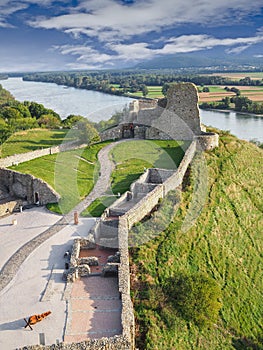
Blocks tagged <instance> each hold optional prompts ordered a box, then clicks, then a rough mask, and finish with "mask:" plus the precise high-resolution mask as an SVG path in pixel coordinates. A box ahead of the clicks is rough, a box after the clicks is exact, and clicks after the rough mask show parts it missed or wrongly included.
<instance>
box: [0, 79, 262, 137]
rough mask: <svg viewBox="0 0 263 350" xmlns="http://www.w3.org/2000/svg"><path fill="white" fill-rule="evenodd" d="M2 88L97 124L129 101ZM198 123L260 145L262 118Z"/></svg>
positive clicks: (47, 88)
mask: <svg viewBox="0 0 263 350" xmlns="http://www.w3.org/2000/svg"><path fill="white" fill-rule="evenodd" d="M0 83H1V84H2V86H3V87H4V88H5V89H7V90H9V91H10V92H11V93H12V95H13V96H14V97H15V98H16V99H17V100H19V101H26V100H27V101H35V102H38V103H42V104H44V106H45V107H47V108H51V109H53V110H54V111H56V112H57V113H58V114H59V115H60V116H61V118H66V117H67V116H68V115H69V114H75V115H78V114H79V115H82V116H85V117H87V118H88V119H90V120H92V121H95V122H98V121H100V120H103V119H104V120H105V119H109V118H110V116H111V115H112V114H113V113H114V112H116V111H120V110H122V109H123V107H124V106H127V105H128V104H129V102H130V101H131V99H129V98H127V97H123V96H115V95H107V94H104V93H101V92H96V91H89V90H82V89H76V88H73V87H65V86H61V85H56V84H53V83H40V82H32V81H23V80H22V78H9V79H8V80H1V81H0ZM200 114H201V121H202V123H203V124H205V125H211V126H214V127H216V128H218V129H221V130H229V131H230V132H231V133H232V134H234V135H236V136H237V137H239V138H241V139H244V140H248V141H249V140H252V139H255V140H258V141H260V142H263V117H257V116H251V115H249V114H240V113H235V112H219V111H205V110H201V111H200Z"/></svg>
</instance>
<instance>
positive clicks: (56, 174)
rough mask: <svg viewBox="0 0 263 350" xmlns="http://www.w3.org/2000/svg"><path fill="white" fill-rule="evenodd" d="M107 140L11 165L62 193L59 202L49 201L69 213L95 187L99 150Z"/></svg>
mask: <svg viewBox="0 0 263 350" xmlns="http://www.w3.org/2000/svg"><path fill="white" fill-rule="evenodd" d="M107 144H108V143H107V142H105V143H100V144H94V145H92V146H90V147H87V148H85V149H78V150H74V151H70V152H62V153H58V154H54V155H48V156H45V157H41V158H37V159H33V160H31V161H29V162H25V163H21V164H19V165H17V166H13V167H11V169H13V170H16V171H20V172H22V173H26V174H31V175H33V176H35V177H38V178H41V179H43V180H44V181H46V182H47V183H48V184H49V185H50V186H51V187H53V188H54V189H55V190H56V191H57V192H58V193H59V194H60V195H61V197H62V198H61V200H60V202H59V204H51V205H49V206H48V207H49V209H50V210H53V211H55V212H58V213H63V214H64V213H67V212H69V211H70V210H71V209H73V208H74V206H75V205H76V204H78V203H79V202H80V201H81V200H82V199H84V198H85V197H86V196H87V195H88V194H89V193H90V191H91V190H92V188H93V186H94V183H95V182H96V178H97V176H98V171H99V165H98V162H97V154H98V152H99V150H100V149H101V148H103V147H104V146H106V145H107Z"/></svg>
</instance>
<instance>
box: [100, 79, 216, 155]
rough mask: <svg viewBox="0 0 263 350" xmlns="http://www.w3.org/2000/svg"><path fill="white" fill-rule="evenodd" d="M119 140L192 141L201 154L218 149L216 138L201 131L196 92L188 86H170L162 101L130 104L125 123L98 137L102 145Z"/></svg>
mask: <svg viewBox="0 0 263 350" xmlns="http://www.w3.org/2000/svg"><path fill="white" fill-rule="evenodd" d="M120 138H137V139H151V140H154V139H162V140H169V139H172V140H194V139H196V140H197V141H198V142H199V148H202V149H203V150H211V149H213V148H215V147H217V146H218V136H217V135H216V134H214V133H206V132H204V131H203V129H202V128H201V124H200V113H199V108H198V92H197V88H196V86H195V85H194V84H192V83H178V84H172V85H171V87H170V88H169V90H168V93H167V98H165V99H161V100H152V101H140V100H136V101H133V102H131V104H130V109H129V116H128V117H127V118H126V121H125V122H123V123H121V124H120V125H118V126H116V127H114V128H111V129H108V130H106V131H104V132H103V133H101V139H102V140H103V141H105V140H109V139H120Z"/></svg>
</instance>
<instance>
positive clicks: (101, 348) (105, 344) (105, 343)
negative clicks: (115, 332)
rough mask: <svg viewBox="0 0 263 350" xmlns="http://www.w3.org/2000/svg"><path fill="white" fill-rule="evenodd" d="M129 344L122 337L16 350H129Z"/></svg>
mask: <svg viewBox="0 0 263 350" xmlns="http://www.w3.org/2000/svg"><path fill="white" fill-rule="evenodd" d="M130 349H131V347H130V342H129V340H128V339H126V338H125V337H123V336H115V337H112V338H101V339H93V340H86V341H83V342H80V343H70V344H67V343H59V344H53V345H29V346H24V347H23V348H20V349H18V350H130Z"/></svg>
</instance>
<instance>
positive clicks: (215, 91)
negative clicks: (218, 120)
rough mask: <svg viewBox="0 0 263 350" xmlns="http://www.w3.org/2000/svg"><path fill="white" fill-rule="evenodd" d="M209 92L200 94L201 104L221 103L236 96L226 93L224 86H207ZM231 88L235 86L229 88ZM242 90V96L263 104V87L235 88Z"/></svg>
mask: <svg viewBox="0 0 263 350" xmlns="http://www.w3.org/2000/svg"><path fill="white" fill-rule="evenodd" d="M207 87H208V88H209V92H199V101H200V102H216V101H221V100H222V98H224V97H233V96H235V95H236V94H235V93H234V92H232V91H226V90H225V89H224V86H217V85H214V86H210V85H208V86H207ZM228 87H229V88H231V87H234V86H232V85H231V86H230V85H229V86H228ZM235 87H236V88H237V89H239V90H240V92H241V96H245V97H248V98H249V99H250V100H252V101H254V102H263V86H235Z"/></svg>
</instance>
